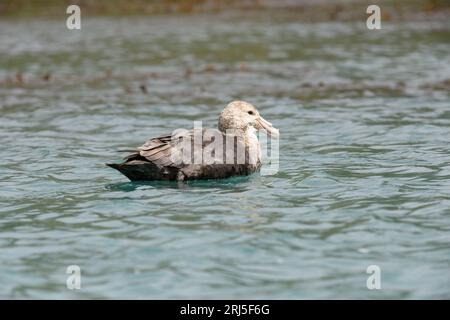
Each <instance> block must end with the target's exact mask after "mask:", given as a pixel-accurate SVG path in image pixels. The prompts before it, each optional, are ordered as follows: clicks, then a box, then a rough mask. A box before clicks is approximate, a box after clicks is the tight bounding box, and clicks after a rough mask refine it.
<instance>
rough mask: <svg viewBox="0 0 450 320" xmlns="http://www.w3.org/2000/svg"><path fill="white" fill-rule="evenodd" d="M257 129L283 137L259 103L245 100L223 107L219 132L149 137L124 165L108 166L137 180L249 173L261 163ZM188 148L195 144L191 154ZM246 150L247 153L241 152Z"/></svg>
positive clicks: (128, 157)
mask: <svg viewBox="0 0 450 320" xmlns="http://www.w3.org/2000/svg"><path fill="white" fill-rule="evenodd" d="M255 129H258V130H260V129H265V130H267V131H268V133H269V134H273V135H278V130H277V129H275V128H273V127H272V125H271V124H270V123H269V122H267V121H265V120H264V119H263V118H262V117H261V116H260V115H259V113H258V111H257V110H256V108H255V107H253V106H252V105H251V104H249V103H246V102H243V101H234V102H232V103H230V104H229V105H228V106H227V107H226V108H225V109H224V111H222V113H221V115H220V118H219V130H217V129H202V130H200V129H193V130H190V131H188V130H177V131H175V132H174V133H172V134H167V135H162V136H159V137H156V138H153V139H150V140H148V141H147V142H146V143H145V144H143V145H142V146H141V147H139V148H137V149H136V151H134V152H133V153H131V154H130V155H128V156H126V157H125V158H124V160H125V161H124V162H123V163H121V164H107V165H108V166H110V167H112V168H114V169H117V170H118V171H120V172H121V173H122V174H124V175H125V176H126V177H128V178H129V179H130V180H132V181H143V180H178V181H180V180H192V179H220V178H227V177H230V176H239V175H249V174H251V173H253V172H256V171H258V170H259V169H260V167H261V159H260V149H259V142H258V140H257V138H256V135H254V130H255ZM230 131H232V132H231V133H230ZM220 139H221V140H220ZM217 141H223V145H219V146H220V147H215V149H213V151H212V152H211V151H210V149H211V147H213V146H217V144H216V145H210V144H213V143H214V142H217ZM187 146H190V147H191V148H190V149H189V150H191V151H190V152H188V153H186V150H187V149H188V148H187ZM242 150H244V151H245V152H243V153H239V151H242ZM230 153H231V155H230ZM200 155H201V157H200V158H201V159H202V160H201V162H200V163H198V161H196V159H198V156H200ZM239 155H242V158H239ZM205 159H207V160H205Z"/></svg>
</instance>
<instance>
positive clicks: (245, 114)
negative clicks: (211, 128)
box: [219, 101, 279, 137]
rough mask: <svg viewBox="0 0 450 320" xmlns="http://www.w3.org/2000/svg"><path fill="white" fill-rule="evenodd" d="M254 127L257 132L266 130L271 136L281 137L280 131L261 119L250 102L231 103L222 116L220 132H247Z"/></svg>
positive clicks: (220, 118)
mask: <svg viewBox="0 0 450 320" xmlns="http://www.w3.org/2000/svg"><path fill="white" fill-rule="evenodd" d="M252 127H253V128H255V129H256V130H265V131H266V132H267V133H268V135H270V136H274V137H278V136H279V131H278V129H276V128H274V127H273V126H272V124H271V123H270V122H269V121H266V120H265V119H264V118H263V117H261V116H260V114H259V112H258V110H256V108H255V107H254V106H253V105H251V104H250V103H248V102H245V101H233V102H230V103H229V104H228V106H226V108H225V109H223V111H222V113H221V114H220V117H219V130H220V131H222V132H226V131H227V130H242V131H243V132H246V131H247V130H248V129H249V128H252Z"/></svg>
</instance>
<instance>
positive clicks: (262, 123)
mask: <svg viewBox="0 0 450 320" xmlns="http://www.w3.org/2000/svg"><path fill="white" fill-rule="evenodd" d="M256 129H258V130H261V129H263V130H266V131H267V134H268V135H269V136H271V137H275V138H277V137H279V136H280V131H279V130H278V129H277V128H274V127H273V126H272V124H271V123H270V122H269V121H267V120H266V119H264V118H263V117H261V116H259V117H258V118H257V119H256Z"/></svg>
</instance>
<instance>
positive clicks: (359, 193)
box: [0, 15, 450, 299]
mask: <svg viewBox="0 0 450 320" xmlns="http://www.w3.org/2000/svg"><path fill="white" fill-rule="evenodd" d="M383 28H384V29H383V30H380V31H370V30H367V29H366V28H365V25H364V23H363V22H361V23H316V24H304V23H300V22H298V21H296V20H295V19H294V18H292V17H289V18H280V19H274V20H273V21H268V19H267V17H265V18H264V19H262V18H258V17H252V18H247V19H239V17H236V16H232V15H231V16H230V15H228V16H217V17H216V16H193V17H184V16H180V17H148V18H123V19H113V18H110V19H107V18H103V19H100V18H98V19H86V20H83V24H82V30H81V31H68V30H66V29H65V25H64V21H56V20H55V21H42V20H31V21H25V20H21V21H19V20H17V21H16V20H4V21H0V111H1V117H0V128H1V129H0V137H1V142H2V148H0V157H1V159H2V161H1V163H0V177H1V180H0V284H1V285H0V297H2V298H45V299H46V298H64V299H70V298H77V299H80V298H125V299H130V298H151V299H163V298H174V299H178V298H186V299H190V298H199V299H201V298H206V299H210V298H226V299H227V298H268V299H282V298H285V299H311V298H325V299H329V298H331V299H343V298H357V299H368V298H377V299H378V298H387V299H391V298H401V299H413V298H427V299H433V298H450V273H449V270H450V268H449V264H450V244H449V240H450V236H449V231H450V220H449V218H450V195H449V190H450V144H449V139H450V138H449V137H450V104H449V91H450V90H449V81H450V80H449V79H450V44H449V43H450V42H449V40H450V26H449V24H448V23H443V22H414V23H394V22H387V23H384V24H383ZM233 99H243V100H246V101H249V102H251V103H253V104H254V105H256V106H257V107H258V108H259V109H260V111H261V113H262V115H263V116H264V117H265V118H266V119H267V120H269V121H271V122H272V123H273V124H274V125H275V126H276V127H277V128H279V129H280V132H281V137H280V169H279V172H278V173H277V174H275V175H273V176H261V175H258V174H255V175H252V176H250V177H239V178H231V179H226V180H221V181H198V182H189V183H185V184H177V183H170V182H165V183H162V182H154V183H138V184H137V183H131V182H128V181H127V179H126V178H125V177H123V176H121V175H120V174H119V173H118V172H116V171H114V170H112V169H110V168H108V167H106V166H105V165H104V163H107V162H114V161H120V157H121V154H120V153H118V152H117V150H118V149H123V148H130V147H135V146H138V145H140V144H141V143H143V142H144V141H145V140H146V139H148V138H150V137H152V136H155V135H158V134H161V133H165V132H170V131H171V130H173V129H176V128H190V127H192V125H193V120H203V121H204V125H208V126H215V125H216V122H217V117H218V114H219V112H220V111H221V109H222V108H223V107H224V106H225V105H226V104H227V103H228V102H229V101H231V100H233ZM69 265H78V266H80V268H81V289H80V290H68V289H67V288H66V279H67V276H68V275H67V274H66V268H67V267H68V266H69ZM369 265H378V266H379V267H380V269H381V289H380V290H368V289H367V287H366V280H367V277H368V276H369V275H368V274H367V273H366V268H367V267H368V266H369Z"/></svg>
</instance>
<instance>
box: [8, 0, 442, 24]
mask: <svg viewBox="0 0 450 320" xmlns="http://www.w3.org/2000/svg"><path fill="white" fill-rule="evenodd" d="M375 2H376V4H377V5H379V6H380V7H381V8H382V19H383V21H390V20H396V21H405V20H410V21H421V20H431V19H432V20H446V19H448V17H449V16H450V6H449V5H448V4H447V2H446V1H445V0H412V1H407V0H384V1H375ZM70 4H77V5H79V6H80V7H81V8H82V14H83V15H85V16H130V15H131V16H132V15H139V16H142V15H174V14H176V15H180V14H188V15H189V14H218V13H228V12H230V13H233V12H236V11H238V12H245V13H255V14H257V13H266V12H267V11H270V13H271V16H272V15H275V16H276V15H277V13H281V14H282V15H284V16H286V14H288V15H292V16H295V18H296V19H298V20H299V21H305V22H320V21H354V20H360V19H361V18H363V19H364V18H365V17H367V14H366V12H365V8H366V6H368V4H370V3H368V2H367V1H364V0H352V1H343V0H338V1H329V0H319V1H312V0H304V1H293V0H281V1H280V0H278V1H275V0H246V1H238V0H228V1H224V0H197V1H194V0H166V1H145V0H108V1H105V0H100V1H89V0H72V1H60V0H59V1H58V0H41V1H39V2H36V1H30V0H3V1H2V3H0V17H3V18H4V17H9V18H30V17H36V18H57V17H60V16H61V15H66V8H67V6H68V5H70Z"/></svg>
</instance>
